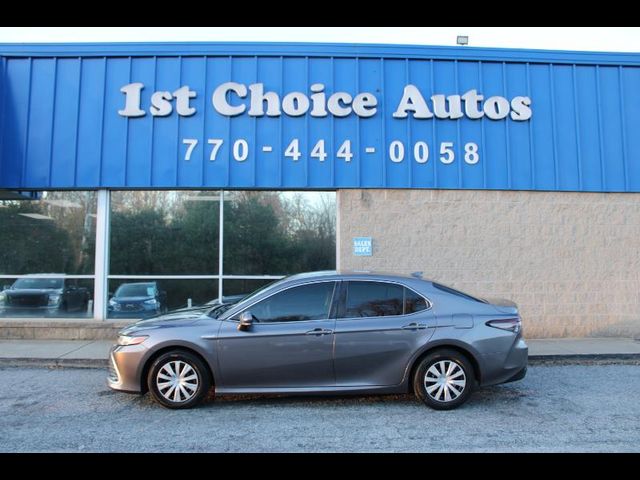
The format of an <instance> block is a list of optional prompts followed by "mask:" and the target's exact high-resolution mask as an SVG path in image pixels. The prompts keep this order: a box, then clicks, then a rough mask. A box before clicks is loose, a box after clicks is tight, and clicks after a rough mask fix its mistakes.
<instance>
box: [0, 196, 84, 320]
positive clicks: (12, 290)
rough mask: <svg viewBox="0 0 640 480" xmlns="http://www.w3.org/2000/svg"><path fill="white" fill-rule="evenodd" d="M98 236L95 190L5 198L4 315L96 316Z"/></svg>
mask: <svg viewBox="0 0 640 480" xmlns="http://www.w3.org/2000/svg"><path fill="white" fill-rule="evenodd" d="M95 238H96V195H95V193H94V192H47V191H45V192H40V193H39V195H38V198H37V199H35V200H26V199H25V200H0V317H87V316H92V304H93V273H94V264H95V258H94V257H95ZM19 276H20V277H19Z"/></svg>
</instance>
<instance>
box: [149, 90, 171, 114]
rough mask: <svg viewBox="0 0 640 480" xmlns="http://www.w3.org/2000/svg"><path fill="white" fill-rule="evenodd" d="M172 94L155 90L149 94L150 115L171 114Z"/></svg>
mask: <svg viewBox="0 0 640 480" xmlns="http://www.w3.org/2000/svg"><path fill="white" fill-rule="evenodd" d="M171 100H173V96H172V95H171V93H170V92H155V93H154V94H153V95H151V108H150V109H149V110H150V111H151V115H153V116H154V117H166V116H167V115H170V114H171V111H172V110H173V107H172V106H171Z"/></svg>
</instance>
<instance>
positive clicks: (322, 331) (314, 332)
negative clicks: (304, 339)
mask: <svg viewBox="0 0 640 480" xmlns="http://www.w3.org/2000/svg"><path fill="white" fill-rule="evenodd" d="M329 333H333V330H329V329H326V328H314V329H313V330H309V331H308V332H306V333H305V335H327V334H329Z"/></svg>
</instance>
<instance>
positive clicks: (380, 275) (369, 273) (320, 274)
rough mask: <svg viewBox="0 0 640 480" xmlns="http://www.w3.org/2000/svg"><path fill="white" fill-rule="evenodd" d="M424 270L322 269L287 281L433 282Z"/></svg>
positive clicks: (290, 277)
mask: <svg viewBox="0 0 640 480" xmlns="http://www.w3.org/2000/svg"><path fill="white" fill-rule="evenodd" d="M421 273H422V272H416V273H415V274H403V273H395V272H382V271H373V270H322V271H317V272H307V273H298V274H295V275H291V276H289V277H286V278H285V279H284V280H286V281H287V282H299V281H300V282H301V281H306V280H320V279H326V280H346V279H366V280H399V281H403V282H406V281H407V280H422V281H424V282H429V283H431V282H432V281H431V280H429V279H426V278H423V277H422V276H421Z"/></svg>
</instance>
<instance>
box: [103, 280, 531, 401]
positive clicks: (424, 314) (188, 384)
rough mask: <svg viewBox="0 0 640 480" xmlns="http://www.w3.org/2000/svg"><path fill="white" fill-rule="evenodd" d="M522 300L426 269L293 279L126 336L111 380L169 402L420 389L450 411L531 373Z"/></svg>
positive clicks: (148, 323)
mask: <svg viewBox="0 0 640 480" xmlns="http://www.w3.org/2000/svg"><path fill="white" fill-rule="evenodd" d="M527 353H528V349H527V345H526V344H525V342H524V340H523V338H522V330H521V320H520V316H519V314H518V309H517V307H516V305H515V304H514V303H513V302H510V301H505V300H486V299H480V298H475V297H472V296H470V295H467V294H465V293H462V292H459V291H457V290H454V289H452V288H449V287H446V286H444V285H440V284H438V283H435V282H432V281H428V280H423V279H422V278H421V277H420V275H415V276H398V275H387V274H374V273H357V272H351V273H350V272H335V271H327V272H314V273H306V274H299V275H293V276H290V277H288V278H285V279H283V280H280V281H277V282H275V283H272V284H270V285H268V286H266V287H263V288H262V289H260V290H258V291H256V292H254V293H253V294H251V295H249V296H248V297H246V298H244V299H243V300H242V301H240V302H238V303H236V304H229V305H223V306H222V307H221V306H219V305H218V306H216V307H214V308H212V309H211V310H192V311H183V312H175V313H170V314H167V315H163V316H160V317H156V318H154V319H151V320H144V321H140V322H137V323H135V324H133V325H131V326H129V327H127V328H125V329H124V330H122V331H121V332H120V336H119V337H118V344H117V345H115V346H114V347H113V348H112V350H111V353H110V362H109V363H110V371H109V376H108V384H109V386H110V387H111V388H113V389H115V390H120V391H125V392H134V393H145V392H147V391H150V392H151V394H152V395H153V397H154V398H155V400H157V401H158V402H159V403H160V404H162V405H164V406H166V407H169V408H189V407H192V406H194V405H196V404H198V403H199V402H201V401H202V400H203V399H204V398H206V397H207V396H208V394H209V393H210V391H211V390H213V393H215V395H224V394H238V393H287V394H337V393H340V394H345V393H354V394H372V393H380V394H383V393H405V392H410V391H413V392H414V393H415V394H416V396H417V397H418V398H419V399H420V400H422V401H423V402H424V403H425V404H427V405H428V406H430V407H432V408H435V409H441V410H445V409H451V408H455V407H458V406H459V405H461V404H462V403H464V402H465V401H466V400H467V399H468V398H469V396H470V394H471V393H472V391H473V390H474V389H475V388H476V387H478V386H486V385H495V384H499V383H505V382H511V381H514V380H519V379H521V378H523V377H524V376H525V374H526V370H527Z"/></svg>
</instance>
